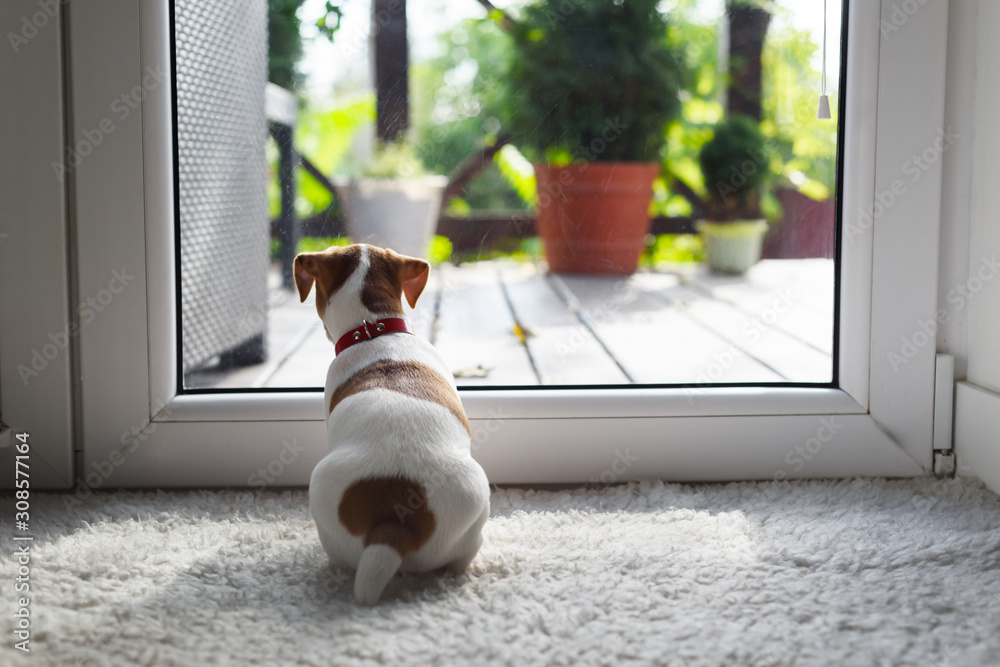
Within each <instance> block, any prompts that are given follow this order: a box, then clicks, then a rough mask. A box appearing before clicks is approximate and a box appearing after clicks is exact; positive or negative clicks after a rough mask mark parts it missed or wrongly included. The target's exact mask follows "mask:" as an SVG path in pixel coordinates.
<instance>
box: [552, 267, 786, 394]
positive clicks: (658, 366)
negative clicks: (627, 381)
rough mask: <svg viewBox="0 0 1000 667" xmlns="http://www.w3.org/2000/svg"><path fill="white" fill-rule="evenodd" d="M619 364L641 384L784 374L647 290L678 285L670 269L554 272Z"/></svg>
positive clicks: (748, 379)
mask: <svg viewBox="0 0 1000 667" xmlns="http://www.w3.org/2000/svg"><path fill="white" fill-rule="evenodd" d="M554 280H556V281H558V282H560V283H561V284H562V285H564V286H565V288H566V289H567V290H568V291H569V292H570V294H571V295H572V297H574V298H575V299H576V300H577V301H578V302H579V308H580V312H581V315H582V316H583V317H584V318H586V320H587V321H589V322H590V324H591V327H592V329H593V330H594V331H595V332H596V334H597V336H598V337H599V338H600V339H601V341H602V343H603V344H604V346H605V347H606V348H607V349H609V350H610V351H611V353H612V354H613V355H614V357H615V359H616V360H617V361H618V363H619V364H621V365H622V367H624V369H625V370H626V371H627V372H628V374H629V375H630V376H631V377H632V378H633V379H634V380H635V381H636V382H638V383H642V384H689V383H693V384H703V383H708V382H734V383H740V382H780V381H782V380H783V378H782V377H781V376H780V375H778V374H777V373H775V372H774V371H773V370H771V369H770V368H768V367H767V366H765V365H763V364H761V363H760V362H758V361H757V360H755V359H753V358H752V357H750V356H749V355H745V354H737V353H734V351H733V350H732V349H731V347H732V344H731V343H730V342H729V341H727V340H726V339H724V338H722V337H720V336H718V335H717V334H715V333H714V332H712V331H710V330H708V329H706V328H705V327H703V326H701V325H699V324H698V323H697V322H695V321H694V320H693V319H691V318H690V317H688V316H687V315H686V314H685V313H683V312H682V311H680V310H679V309H677V308H675V307H672V306H671V305H668V304H665V303H663V302H662V301H661V300H659V299H657V298H656V297H655V296H654V295H653V294H651V292H655V291H664V290H671V289H676V288H679V287H680V286H681V281H680V279H679V278H678V277H677V276H675V275H671V274H658V273H637V274H635V275H633V276H630V277H627V278H605V277H598V276H571V275H562V276H556V277H554Z"/></svg>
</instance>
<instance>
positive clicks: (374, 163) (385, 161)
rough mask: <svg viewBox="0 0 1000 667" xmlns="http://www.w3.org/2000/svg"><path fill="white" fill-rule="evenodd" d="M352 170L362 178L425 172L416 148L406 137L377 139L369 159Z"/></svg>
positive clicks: (415, 174) (424, 173) (408, 175)
mask: <svg viewBox="0 0 1000 667" xmlns="http://www.w3.org/2000/svg"><path fill="white" fill-rule="evenodd" d="M353 171H354V172H355V173H354V175H355V176H359V177H362V178H414V177H417V176H424V175H426V174H427V170H426V169H425V168H424V165H423V162H421V161H420V158H419V157H418V156H417V151H416V149H415V148H414V146H413V144H412V143H411V142H410V141H408V140H406V139H402V140H399V141H392V142H383V141H379V142H378V143H377V145H376V146H375V154H374V155H373V156H372V159H371V161H370V162H368V163H367V164H365V165H363V166H361V167H360V168H355V169H354V170H353Z"/></svg>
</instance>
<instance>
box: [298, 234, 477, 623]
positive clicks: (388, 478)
mask: <svg viewBox="0 0 1000 667" xmlns="http://www.w3.org/2000/svg"><path fill="white" fill-rule="evenodd" d="M429 272H430V265H429V264H428V263H427V262H425V261H424V260H422V259H414V258H412V257H405V256H403V255H398V254H396V253H395V252H393V251H392V250H383V249H382V248H376V247H374V246H370V245H352V246H347V247H331V248H328V249H327V250H324V251H323V252H307V253H302V254H300V255H299V256H298V257H296V258H295V285H296V287H297V288H298V291H299V297H300V298H301V300H302V301H305V300H306V297H307V296H308V295H309V292H310V290H311V289H312V286H313V284H314V283H315V285H316V310H317V311H319V317H320V319H321V320H323V326H324V328H325V329H326V335H327V337H328V338H329V339H330V340H331V341H334V342H335V352H336V357H335V358H334V360H333V363H331V364H330V370H329V371H328V372H327V374H326V390H325V392H324V393H323V405H324V409H325V410H326V413H327V418H326V432H327V439H328V440H329V444H330V453H329V454H327V455H326V457H325V458H324V459H323V460H322V461H320V462H319V464H318V465H317V466H316V468H315V469H314V470H313V473H312V478H311V480H310V482H309V508H310V510H311V511H312V515H313V519H314V520H315V521H316V529H317V531H318V532H319V540H320V542H321V543H322V544H323V548H324V549H326V553H327V554H328V555H329V557H330V561H331V562H332V563H335V564H342V565H348V566H350V567H352V568H354V569H356V570H357V574H356V576H355V581H354V597H355V599H357V600H358V601H359V602H362V603H365V604H372V603H374V602H376V601H377V600H378V599H379V596H380V595H381V594H382V591H383V590H384V589H385V587H386V585H387V584H388V583H389V581H390V580H391V579H392V577H393V576H394V575H395V574H396V572H397V571H399V570H402V571H407V572H425V571H429V570H435V569H438V568H441V567H447V568H448V569H449V570H451V571H454V572H462V571H464V570H465V569H466V567H467V566H468V565H469V563H470V562H471V561H472V559H473V558H474V557H475V555H476V553H477V552H478V551H479V546H480V544H481V543H482V536H481V532H482V529H483V525H484V524H485V523H486V519H487V517H488V516H489V513H490V489H489V483H488V482H487V480H486V473H484V472H483V469H482V467H481V466H480V465H479V464H478V463H477V462H476V461H475V460H473V458H472V453H471V439H470V428H469V420H468V418H467V417H466V415H465V410H464V409H463V408H462V403H461V402H460V401H459V398H458V392H457V391H456V389H455V381H454V379H453V377H452V374H451V373H450V372H449V370H448V366H447V365H446V364H445V362H444V359H443V358H442V357H441V355H440V354H439V353H438V351H437V350H435V349H434V348H433V347H432V346H431V345H430V344H429V343H427V342H426V341H424V340H422V339H420V338H418V337H417V336H415V335H413V333H412V331H411V330H410V326H409V323H408V322H407V321H406V320H405V319H404V318H403V307H402V299H401V297H402V296H404V295H405V296H406V301H407V302H408V303H409V304H410V307H411V308H412V307H414V306H415V305H416V303H417V298H418V297H419V296H420V293H421V292H422V291H423V290H424V287H425V286H426V285H427V277H428V274H429Z"/></svg>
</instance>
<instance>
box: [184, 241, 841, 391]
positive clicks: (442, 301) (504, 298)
mask: <svg viewBox="0 0 1000 667" xmlns="http://www.w3.org/2000/svg"><path fill="white" fill-rule="evenodd" d="M833 287H834V269H833V262H832V261H831V260H825V259H807V260H767V261H763V262H761V263H760V264H758V265H757V266H755V267H753V268H752V269H751V270H750V271H749V272H748V273H747V275H745V276H742V277H728V276H719V275H714V274H711V273H709V272H708V271H707V270H705V269H704V267H702V266H696V267H681V268H678V269H676V270H668V271H655V272H654V271H643V272H639V273H636V274H635V275H633V276H630V277H628V278H621V277H594V276H577V275H555V274H550V273H547V272H546V271H545V269H544V267H543V266H536V265H533V264H523V263H514V262H508V261H491V262H476V263H470V264H463V265H460V266H451V265H445V266H442V267H440V268H439V269H437V270H435V271H433V272H432V274H431V280H430V281H429V283H428V287H427V289H426V290H425V292H424V294H423V296H422V297H421V298H420V302H419V303H418V304H417V308H416V310H414V311H409V309H407V311H408V316H409V317H410V320H411V322H412V323H413V325H414V328H415V330H416V332H417V334H418V335H420V336H421V337H423V338H425V339H427V340H430V341H431V342H432V343H433V344H434V345H435V346H436V347H437V348H438V349H439V350H440V351H441V353H442V354H443V355H444V356H445V358H446V359H447V360H448V363H449V365H450V366H451V368H452V371H453V372H454V373H455V377H456V381H457V382H458V384H459V385H460V386H462V385H465V386H475V385H479V386H488V385H500V386H512V385H581V384H598V385H614V384H632V383H637V384H688V383H696V384H705V383H710V382H714V383H731V382H736V383H742V382H752V383H773V382H829V381H830V379H831V377H832V371H833V363H832V351H833V294H834V291H833ZM268 344H269V355H268V356H269V359H270V361H269V362H268V363H266V364H261V365H259V366H253V367H249V368H243V369H239V370H237V371H235V372H231V373H216V372H210V371H209V372H201V373H197V374H194V375H192V376H190V377H189V378H188V382H187V384H188V386H189V387H209V386H214V387H317V386H321V385H322V383H323V382H324V380H325V378H326V368H327V366H328V365H329V363H330V361H331V360H332V359H333V344H332V343H330V341H329V340H327V338H326V336H325V335H324V332H323V329H322V327H321V325H320V323H319V319H318V317H317V316H316V310H315V308H314V307H313V305H312V303H311V299H310V300H309V301H308V302H307V303H306V304H300V303H298V298H297V297H296V296H295V295H294V294H292V293H290V292H287V291H284V290H281V289H280V288H278V287H274V288H273V289H272V305H271V312H270V329H269V341H268Z"/></svg>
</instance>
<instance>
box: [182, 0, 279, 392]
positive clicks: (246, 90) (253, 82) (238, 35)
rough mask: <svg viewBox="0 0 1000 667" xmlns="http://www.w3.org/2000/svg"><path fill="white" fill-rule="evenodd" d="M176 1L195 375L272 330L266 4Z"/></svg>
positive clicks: (186, 284) (186, 273) (187, 352)
mask: <svg viewBox="0 0 1000 667" xmlns="http://www.w3.org/2000/svg"><path fill="white" fill-rule="evenodd" d="M174 6H175V14H174V18H175V29H176V40H177V41H176V53H177V142H178V158H179V160H178V172H179V176H180V180H179V188H180V231H181V318H182V335H181V340H182V348H183V359H184V361H183V369H184V372H185V373H186V372H187V371H189V370H191V369H195V368H197V367H199V366H201V365H203V364H205V362H207V361H208V360H209V359H211V358H212V357H214V356H216V355H218V354H221V353H223V352H226V351H228V350H231V349H232V348H234V347H236V346H239V345H241V344H242V343H245V342H247V341H248V340H250V339H252V338H254V337H255V336H259V335H261V334H266V330H267V269H268V261H269V233H268V215H267V213H268V211H267V196H266V193H267V190H266V187H267V163H266V161H265V157H264V142H265V139H266V134H267V125H266V118H265V116H264V87H265V84H266V81H267V3H266V2H265V1H264V0H176V3H175V5H174Z"/></svg>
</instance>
